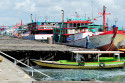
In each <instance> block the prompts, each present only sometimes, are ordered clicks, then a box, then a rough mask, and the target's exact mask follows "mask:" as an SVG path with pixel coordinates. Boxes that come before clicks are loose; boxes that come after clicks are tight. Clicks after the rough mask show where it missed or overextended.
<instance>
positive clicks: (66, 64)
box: [34, 51, 125, 69]
mask: <svg viewBox="0 0 125 83" xmlns="http://www.w3.org/2000/svg"><path fill="white" fill-rule="evenodd" d="M72 52H73V53H76V54H98V55H97V57H98V59H97V60H95V61H94V62H86V61H85V62H80V63H78V62H75V61H69V60H59V61H41V60H36V61H34V62H35V63H36V64H38V65H40V66H43V67H50V68H62V69H105V68H119V67H124V66H125V62H124V61H121V60H120V58H119V57H120V56H119V55H118V56H117V60H116V58H114V57H115V56H114V57H112V59H111V58H109V57H105V58H104V57H103V58H101V57H99V56H100V53H101V54H107V53H123V52H120V51H99V52H98V51H91V52H90V51H72ZM101 59H102V60H101Z"/></svg>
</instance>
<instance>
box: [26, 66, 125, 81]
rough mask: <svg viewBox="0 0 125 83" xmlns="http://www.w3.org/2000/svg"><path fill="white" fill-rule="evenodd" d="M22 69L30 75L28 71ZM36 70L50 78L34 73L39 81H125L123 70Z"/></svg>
mask: <svg viewBox="0 0 125 83" xmlns="http://www.w3.org/2000/svg"><path fill="white" fill-rule="evenodd" d="M24 69H25V70H27V71H28V72H29V73H30V74H31V70H30V69H28V68H24ZM38 70H39V71H41V72H43V73H45V74H47V75H49V76H51V77H52V79H50V78H47V77H45V76H43V75H41V74H39V73H36V72H35V73H34V78H36V79H37V80H41V81H81V79H91V80H94V78H96V80H98V81H120V82H124V81H125V68H121V69H120V68H117V69H101V70H100V69H99V70H85V69H43V68H38Z"/></svg>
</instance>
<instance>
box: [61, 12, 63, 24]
mask: <svg viewBox="0 0 125 83" xmlns="http://www.w3.org/2000/svg"><path fill="white" fill-rule="evenodd" d="M61 11H62V22H64V10H61Z"/></svg>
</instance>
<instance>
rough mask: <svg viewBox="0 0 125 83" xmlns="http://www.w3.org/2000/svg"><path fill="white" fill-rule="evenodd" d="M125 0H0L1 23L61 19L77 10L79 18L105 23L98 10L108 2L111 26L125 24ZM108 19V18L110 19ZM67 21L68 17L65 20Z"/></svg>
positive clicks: (12, 23)
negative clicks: (93, 19) (94, 19)
mask: <svg viewBox="0 0 125 83" xmlns="http://www.w3.org/2000/svg"><path fill="white" fill-rule="evenodd" d="M124 4H125V0H0V25H1V26H2V25H5V26H10V25H15V24H16V23H20V21H21V19H22V21H23V24H27V23H30V22H31V14H32V18H33V20H35V17H36V19H37V21H45V19H47V21H54V22H58V21H62V11H61V10H64V16H65V18H67V17H69V18H73V17H75V16H76V15H75V12H77V13H78V14H79V16H80V18H85V17H86V18H88V17H90V18H96V17H97V20H96V21H94V22H95V24H100V25H102V23H103V18H102V15H99V14H98V13H99V12H102V11H103V6H104V5H105V6H106V7H107V8H106V12H107V13H111V15H107V16H106V22H108V24H109V26H112V25H114V24H115V21H116V25H117V26H119V27H122V26H123V27H125V23H124V22H125V19H124V18H125V6H124ZM107 19H108V21H107ZM65 21H66V19H65Z"/></svg>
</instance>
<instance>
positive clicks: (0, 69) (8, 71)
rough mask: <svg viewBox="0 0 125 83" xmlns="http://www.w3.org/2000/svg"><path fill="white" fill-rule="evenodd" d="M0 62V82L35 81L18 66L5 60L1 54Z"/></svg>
mask: <svg viewBox="0 0 125 83" xmlns="http://www.w3.org/2000/svg"><path fill="white" fill-rule="evenodd" d="M0 57H2V58H3V61H2V62H0V83H18V82H19V83H32V81H35V80H34V79H33V78H31V77H30V76H29V75H27V74H26V73H25V72H24V71H23V70H22V69H21V68H20V67H18V66H17V65H15V64H14V63H12V62H11V61H9V60H7V59H6V58H4V57H3V56H1V55H0Z"/></svg>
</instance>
